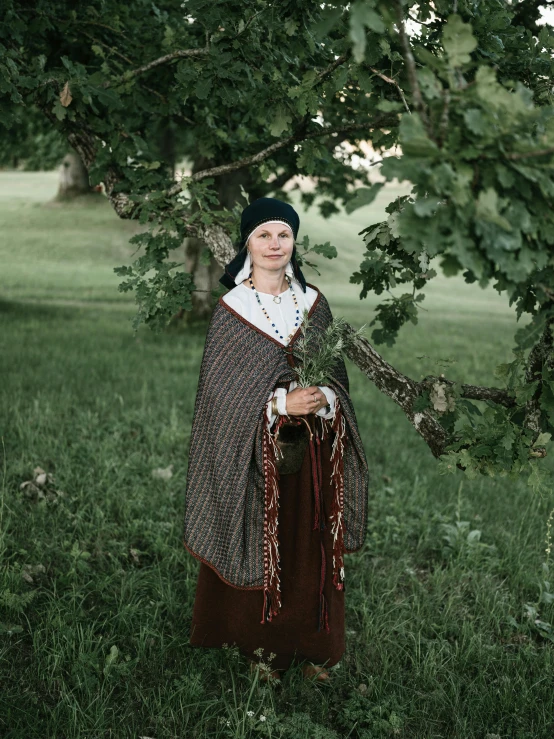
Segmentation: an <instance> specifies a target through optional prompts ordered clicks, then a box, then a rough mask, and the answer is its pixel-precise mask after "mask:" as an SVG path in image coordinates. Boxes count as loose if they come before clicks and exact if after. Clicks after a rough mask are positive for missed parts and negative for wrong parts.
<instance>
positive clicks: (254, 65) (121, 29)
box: [0, 0, 554, 489]
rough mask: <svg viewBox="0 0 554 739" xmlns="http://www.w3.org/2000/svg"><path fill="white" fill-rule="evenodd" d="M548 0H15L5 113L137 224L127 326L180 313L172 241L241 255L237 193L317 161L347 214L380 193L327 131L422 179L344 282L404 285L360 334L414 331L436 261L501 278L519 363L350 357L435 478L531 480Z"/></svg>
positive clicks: (550, 415) (545, 373)
mask: <svg viewBox="0 0 554 739" xmlns="http://www.w3.org/2000/svg"><path fill="white" fill-rule="evenodd" d="M539 5H544V3H539V2H532V1H531V0H524V1H523V2H515V1H514V2H509V1H508V0H493V1H492V2H491V0H458V2H454V3H452V2H446V1H445V0H435V1H434V2H429V1H426V0H424V1H423V2H417V3H416V2H415V0H393V1H392V2H384V1H381V0H355V2H352V3H349V4H347V3H341V2H336V1H333V2H327V3H315V2H308V1H307V0H300V2H294V3H293V2H288V1H287V0H284V1H282V2H279V3H276V2H270V1H268V0H246V1H243V2H240V3H239V2H233V1H232V0H231V1H228V0H187V1H186V2H181V0H179V2H172V1H171V0H165V1H164V2H158V3H157V4H156V5H153V4H151V3H149V2H146V0H139V2H136V3H133V4H132V5H129V6H128V7H125V6H123V5H120V4H119V3H117V2H113V0H112V1H111V2H110V0H105V1H104V2H102V3H99V2H93V3H72V9H71V10H70V11H68V9H67V7H66V4H65V3H63V2H56V0H41V1H39V2H38V3H37V4H36V6H35V8H33V10H32V12H30V11H29V10H28V9H27V8H25V7H23V6H21V5H19V4H17V3H14V2H11V3H8V6H9V9H8V12H7V14H6V18H5V21H6V22H5V25H4V30H3V31H2V32H1V33H2V36H0V41H1V42H2V43H3V46H2V47H1V48H0V64H2V72H3V82H2V83H1V85H2V86H1V88H0V93H1V95H2V101H3V107H2V118H1V120H2V122H3V123H4V125H8V126H9V125H10V121H12V120H13V117H14V116H16V115H18V114H19V113H18V111H20V110H21V107H22V106H32V105H36V106H37V107H38V108H39V109H40V110H41V111H42V112H43V114H44V116H45V117H46V119H47V120H48V121H50V124H51V125H52V127H53V128H55V129H56V130H57V131H59V132H60V134H61V135H62V136H63V137H64V138H65V139H66V140H67V141H68V143H69V144H70V145H71V146H73V147H74V148H75V149H76V150H77V151H78V152H79V153H80V155H81V157H82V159H83V161H84V162H85V164H86V166H87V167H88V168H89V171H90V176H91V179H92V181H93V183H98V182H100V181H102V182H103V183H104V185H105V188H106V192H107V195H108V197H109V199H110V202H111V203H112V205H113V207H114V209H115V211H116V212H117V213H118V215H119V216H121V217H123V218H136V219H138V220H139V221H140V222H141V223H143V224H145V225H148V228H147V229H145V231H144V233H141V234H138V235H136V236H134V237H133V239H132V241H133V242H134V243H136V244H138V245H140V246H142V247H143V253H142V254H141V255H140V256H139V257H138V258H137V259H136V261H135V262H134V263H133V264H132V265H129V266H124V267H119V268H117V269H116V272H117V273H118V274H119V275H120V276H121V277H123V278H124V280H123V282H122V283H121V285H120V289H121V290H134V291H135V294H136V298H137V304H138V311H137V316H136V319H135V327H136V326H138V325H139V324H140V323H141V322H144V323H146V324H148V325H151V326H152V327H153V328H156V329H159V328H161V327H163V326H164V325H165V324H166V322H167V320H168V318H169V317H170V316H171V315H173V314H174V313H175V312H176V311H177V310H179V309H180V308H185V309H187V310H190V309H191V308H192V307H193V304H192V296H193V294H194V292H195V290H196V285H195V282H194V278H193V275H192V274H191V273H190V272H187V271H186V270H183V269H181V266H182V265H179V264H177V263H175V262H173V261H171V260H170V258H169V255H170V251H171V249H174V248H176V247H177V246H179V245H180V244H181V243H182V241H183V239H184V238H188V237H191V238H195V239H197V240H198V241H197V243H201V244H203V246H202V250H201V252H200V257H199V258H200V259H201V261H204V263H205V264H206V265H208V264H209V263H211V260H215V261H216V262H217V263H218V264H219V265H223V264H225V263H226V262H227V261H229V259H230V258H232V256H233V254H234V246H233V239H234V237H236V235H237V215H238V213H239V211H240V209H241V206H240V205H238V203H237V202H236V195H237V192H238V189H239V188H240V187H241V186H242V187H243V188H244V189H245V191H246V192H247V194H248V197H249V198H253V197H258V196H259V195H260V194H274V195H276V196H277V197H282V198H286V197H287V196H286V194H285V193H284V192H283V191H282V189H281V188H282V187H283V185H284V183H285V182H287V181H288V180H289V179H290V177H292V176H294V175H295V174H298V173H301V174H308V175H310V176H312V177H313V178H314V179H315V182H316V190H315V192H314V193H304V194H303V195H302V198H303V200H304V202H305V203H306V204H308V205H309V204H311V203H313V202H314V201H315V199H316V198H317V200H318V205H319V208H320V211H321V212H322V214H323V215H330V214H331V213H333V212H335V211H336V210H337V204H338V203H341V204H342V205H343V206H345V207H346V209H347V211H349V212H351V211H352V210H354V209H355V208H356V207H359V206H360V205H362V204H365V203H369V202H371V200H372V199H373V198H374V197H375V195H376V193H377V191H378V190H379V188H380V187H381V186H382V185H381V183H377V184H374V185H371V183H370V181H369V179H368V178H367V177H364V175H363V174H361V173H360V172H356V171H355V170H354V169H353V167H352V164H351V159H350V158H349V155H348V154H346V153H345V152H344V150H343V149H341V148H340V144H341V143H342V142H347V143H348V144H349V146H350V147H351V148H352V151H353V153H359V154H362V156H363V152H362V151H361V149H360V145H361V142H362V141H366V140H370V141H371V143H372V145H373V148H374V149H375V150H376V151H378V152H381V154H382V156H383V161H382V165H381V172H382V174H383V175H384V178H385V180H392V179H393V178H398V179H400V180H407V181H409V182H411V183H412V185H413V189H412V191H411V193H410V195H407V196H404V197H401V198H399V199H398V200H397V201H395V202H394V203H392V204H391V205H390V206H389V208H388V218H387V220H386V221H384V222H383V223H380V224H377V225H373V226H371V227H368V228H367V229H366V230H365V232H364V242H365V244H366V253H365V255H364V260H363V262H362V263H361V265H360V268H359V270H358V271H356V272H355V273H354V274H353V275H352V276H351V278H350V280H351V282H353V283H357V284H360V285H361V293H360V297H361V298H362V299H363V298H364V297H366V295H367V294H368V292H369V291H373V292H375V293H377V294H379V295H380V294H382V293H383V292H384V291H385V290H389V289H390V288H391V287H394V286H396V285H399V284H408V285H411V291H410V292H406V293H405V294H403V295H401V296H400V297H394V296H391V297H389V298H387V299H385V300H384V301H383V302H382V303H381V304H380V305H379V306H378V308H377V315H376V318H375V319H374V320H373V321H372V323H371V325H373V324H377V327H376V328H375V329H374V331H373V333H372V336H371V338H372V341H373V344H376V345H378V344H381V343H387V344H389V345H391V344H393V343H394V342H395V341H396V340H397V337H398V333H399V331H400V329H401V328H402V327H403V326H404V325H405V324H406V323H407V322H408V321H411V322H412V323H417V312H418V304H419V303H420V302H421V301H422V300H423V299H424V295H425V293H424V292H423V291H424V289H425V286H426V284H427V282H428V281H429V280H431V279H433V277H434V276H436V274H437V269H440V270H442V271H443V273H444V274H446V275H452V274H456V273H458V272H459V271H462V273H463V276H464V279H465V280H466V282H468V283H478V285H479V286H480V287H485V286H486V285H488V284H489V282H490V280H491V279H492V280H494V281H495V283H494V287H495V289H497V290H498V291H499V292H503V293H506V295H507V296H508V297H509V301H510V305H512V304H514V303H515V306H516V311H517V316H518V318H520V317H521V315H523V314H524V313H525V314H528V315H530V316H531V321H530V323H529V324H528V325H527V326H526V327H525V328H524V329H520V330H519V331H517V333H516V335H515V342H516V344H515V347H514V355H515V359H514V361H513V362H511V363H508V364H502V365H499V366H498V367H497V377H498V379H499V383H500V385H501V387H494V388H489V387H476V386H474V385H471V384H469V383H467V384H461V385H457V384H455V383H453V382H452V381H449V380H448V379H447V378H446V377H444V376H443V375H441V376H440V377H435V376H429V377H426V378H424V379H423V380H422V381H420V382H416V381H414V380H413V379H411V378H409V377H406V376H404V375H403V374H402V373H400V372H398V370H396V369H395V368H394V367H392V366H391V365H389V364H388V363H387V362H386V361H385V360H384V359H383V358H382V357H381V356H380V355H379V353H378V352H377V351H376V349H375V348H374V346H373V345H372V344H371V343H370V342H369V341H368V340H367V339H363V338H362V339H360V340H358V341H357V342H356V344H355V347H354V348H353V349H352V350H351V351H350V353H349V356H350V358H351V359H352V360H353V361H354V362H355V363H356V364H357V365H358V367H359V368H360V369H361V370H362V371H363V372H364V373H365V374H366V375H367V376H368V378H369V379H370V380H371V381H372V382H373V383H375V385H376V386H377V387H378V388H379V389H380V390H381V391H382V392H383V393H385V394H387V395H388V396H389V397H390V398H391V399H392V400H394V402H395V403H397V404H398V405H400V407H401V408H402V409H403V410H404V412H405V414H406V416H407V418H408V419H409V420H410V422H411V423H412V424H413V426H414V428H415V429H416V430H417V431H418V433H419V434H420V435H421V436H422V437H423V438H424V439H425V441H426V442H427V444H428V445H429V448H430V449H431V451H432V453H433V454H434V455H435V456H436V457H440V463H439V464H440V469H441V470H442V471H443V472H445V473H446V472H452V471H455V470H456V468H461V469H464V470H465V472H466V474H468V475H470V476H475V475H478V474H488V475H495V474H500V475H506V474H509V475H510V476H512V477H516V476H518V475H521V474H524V473H525V474H528V475H529V478H528V479H529V482H530V484H531V485H532V486H533V487H534V488H535V489H541V488H542V487H543V486H544V485H545V483H546V471H545V469H544V466H541V464H540V459H539V458H540V457H544V456H545V455H546V447H545V445H546V443H547V442H548V440H549V439H550V436H551V432H552V430H553V428H554V367H553V354H552V322H553V320H554V310H553V302H552V301H553V296H554V272H553V262H552V256H551V253H552V246H553V244H554V216H553V210H552V198H553V194H554V192H553V187H554V185H553V182H552V156H553V154H554V117H553V109H552V71H553V59H552V49H553V45H554V36H553V33H552V29H551V28H550V27H547V26H543V27H541V28H540V30H538V26H537V18H538V8H539ZM7 28H9V35H8V33H7ZM408 29H411V30H410V32H408ZM168 122H171V125H172V126H174V127H175V130H177V131H178V132H179V134H178V138H179V142H180V144H179V146H180V147H181V148H180V149H179V151H182V152H187V151H188V152H194V155H193V156H191V159H192V161H193V162H194V167H193V172H192V174H190V175H189V176H187V177H182V178H180V179H179V180H178V181H177V182H175V181H174V180H173V179H172V177H171V171H172V165H171V162H169V161H166V162H165V163H164V161H163V158H164V156H165V157H169V155H168V154H167V153H166V154H164V152H163V148H162V147H160V145H159V136H156V131H159V130H160V127H162V129H163V127H164V126H167V125H168V124H169V123H168ZM395 145H399V147H400V149H401V154H400V155H398V156H397V155H391V154H390V152H391V148H392V147H393V146H395ZM169 148H170V149H171V150H174V149H175V146H174V145H172V147H169ZM230 177H233V178H235V179H234V181H233V182H232V185H231V186H229V185H228V183H229V181H230V180H229V179H228V178H230ZM224 193H227V194H226V195H224ZM233 203H234V205H233ZM243 204H244V203H243ZM310 252H316V253H320V254H323V255H325V256H327V257H329V258H332V257H333V256H335V255H336V249H335V248H334V247H333V246H331V245H330V244H326V245H310V244H309V242H308V240H307V239H305V240H304V242H303V243H302V244H301V245H300V257H301V260H303V261H305V262H306V263H309V262H308V258H309V254H310ZM417 291H422V292H417ZM416 292H417V294H416ZM218 294H219V291H218V290H215V291H212V298H215V297H217V295H218ZM350 330H353V329H350ZM475 401H482V403H484V406H485V408H484V410H483V411H481V409H480V407H479V406H478V405H476V403H475Z"/></svg>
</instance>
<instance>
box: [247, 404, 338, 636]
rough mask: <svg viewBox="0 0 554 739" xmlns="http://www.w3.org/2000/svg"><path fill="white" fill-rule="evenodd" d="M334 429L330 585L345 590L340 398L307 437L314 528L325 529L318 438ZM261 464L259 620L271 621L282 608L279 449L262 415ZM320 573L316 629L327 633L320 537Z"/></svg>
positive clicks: (280, 421)
mask: <svg viewBox="0 0 554 739" xmlns="http://www.w3.org/2000/svg"><path fill="white" fill-rule="evenodd" d="M318 418H319V419H320V421H321V430H320V434H318V433H317V419H318ZM290 421H291V419H290V418H289V417H288V416H279V417H278V419H277V421H276V424H275V431H274V433H275V432H276V431H277V428H278V427H280V426H282V425H283V424H284V423H286V422H290ZM329 427H330V428H331V429H333V431H334V432H335V438H334V441H333V447H332V452H331V468H332V470H331V485H332V486H333V500H332V504H331V513H330V516H329V520H330V521H331V534H332V536H333V585H334V586H335V588H336V589H337V590H344V589H345V586H344V564H343V551H344V444H345V439H346V424H345V419H344V415H343V413H342V409H341V405H340V401H339V398H338V397H336V400H335V415H334V418H333V419H332V420H329V419H323V418H321V416H316V431H315V434H314V436H313V438H310V441H309V448H310V458H311V468H312V480H313V488H314V497H315V506H314V509H315V511H314V524H313V527H312V528H313V530H317V529H319V530H320V531H324V530H325V528H326V527H325V520H324V516H323V510H322V504H323V490H322V486H323V474H322V465H321V441H322V440H324V439H326V438H327V433H328V428H329ZM262 442H263V466H264V480H265V513H264V588H263V593H264V598H263V608H262V620H261V621H260V623H262V624H265V623H266V622H267V621H272V619H273V616H276V615H278V613H279V612H280V610H281V585H280V580H279V574H280V572H281V568H280V565H279V540H278V536H277V531H278V513H279V484H278V481H279V479H280V475H279V470H278V469H277V465H276V459H277V456H278V455H279V454H280V453H281V452H280V449H279V447H278V446H277V444H276V443H275V439H274V434H272V433H271V431H270V428H269V421H268V420H267V419H265V418H264V424H263V436H262ZM320 543H321V577H320V587H319V614H318V631H321V630H322V628H324V629H325V631H326V632H327V633H329V632H330V628H329V611H328V605H327V599H326V598H325V595H324V593H323V586H324V584H325V548H324V546H323V541H322V540H321V542H320Z"/></svg>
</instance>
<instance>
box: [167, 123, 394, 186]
mask: <svg viewBox="0 0 554 739" xmlns="http://www.w3.org/2000/svg"><path fill="white" fill-rule="evenodd" d="M390 120H391V119H390V116H386V115H384V116H382V117H381V118H377V119H376V120H374V121H372V122H371V123H369V124H368V123H363V124H362V123H350V124H348V125H345V126H338V127H337V128H325V129H322V130H320V131H314V132H313V133H309V134H304V135H301V134H298V133H293V134H291V135H290V136H287V138H285V139H281V141H276V142H275V143H274V144H270V145H269V146H267V147H266V148H265V149H262V150H261V151H259V152H257V153H256V154H251V155H250V156H248V157H244V158H243V159H239V160H237V161H236V162H229V164H221V165H219V166H218V167H211V168H210V169H203V170H202V171H200V172H196V173H195V174H193V175H191V177H190V178H188V180H189V181H192V182H198V181H199V180H203V179H204V178H205V177H218V176H219V175H222V174H227V173H228V172H234V171H236V170H237V169H242V168H243V167H249V166H251V165H252V164H259V162H263V161H264V159H267V158H268V157H270V156H271V155H272V154H274V153H275V152H276V151H279V149H283V148H284V147H285V146H289V145H290V144H293V143H298V142H300V141H307V140H309V139H315V138H319V137H321V136H330V135H332V134H335V133H336V134H339V133H350V132H352V131H360V130H369V129H371V128H376V127H377V126H382V125H386V123H387V122H390ZM181 190H182V185H181V183H180V182H179V183H177V184H176V185H174V186H173V187H172V188H171V189H170V190H169V191H168V195H169V196H171V195H176V194H177V193H178V192H180V191H181Z"/></svg>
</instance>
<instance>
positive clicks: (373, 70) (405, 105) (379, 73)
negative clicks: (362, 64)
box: [370, 67, 411, 113]
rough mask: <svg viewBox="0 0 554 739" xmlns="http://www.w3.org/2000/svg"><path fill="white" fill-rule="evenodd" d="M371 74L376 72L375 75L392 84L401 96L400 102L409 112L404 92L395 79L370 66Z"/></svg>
mask: <svg viewBox="0 0 554 739" xmlns="http://www.w3.org/2000/svg"><path fill="white" fill-rule="evenodd" d="M370 69H371V71H372V72H373V74H376V75H377V77H380V78H381V79H382V80H383V81H384V82H388V83H389V85H394V86H395V87H396V89H397V90H398V94H399V95H400V97H401V98H402V102H403V103H404V107H405V108H406V110H407V112H408V113H411V110H410V108H409V107H408V103H407V102H406V98H405V97H404V92H403V91H402V88H401V87H400V85H399V84H398V82H397V81H396V80H393V78H392V77H387V75H386V74H383V73H382V72H379V70H378V69H375V67H370Z"/></svg>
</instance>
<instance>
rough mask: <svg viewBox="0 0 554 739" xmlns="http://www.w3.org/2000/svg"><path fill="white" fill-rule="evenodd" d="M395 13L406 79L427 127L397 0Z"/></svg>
mask: <svg viewBox="0 0 554 739" xmlns="http://www.w3.org/2000/svg"><path fill="white" fill-rule="evenodd" d="M394 4H395V6H396V14H397V17H398V33H399V36H400V43H401V44H402V48H403V50H404V61H405V63H406V71H407V73H408V80H409V81H410V87H411V88H412V95H413V96H414V107H415V109H416V111H417V112H418V113H419V115H420V116H421V120H422V121H423V123H424V124H425V127H426V128H427V129H428V126H429V121H428V118H427V112H426V109H425V103H424V102H423V97H422V95H421V90H420V88H419V82H418V81H417V74H416V65H415V59H414V55H413V53H412V47H411V46H410V40H409V38H408V34H407V33H406V26H405V25H404V15H403V13H402V5H401V3H400V1H399V0H395V3H394Z"/></svg>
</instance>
